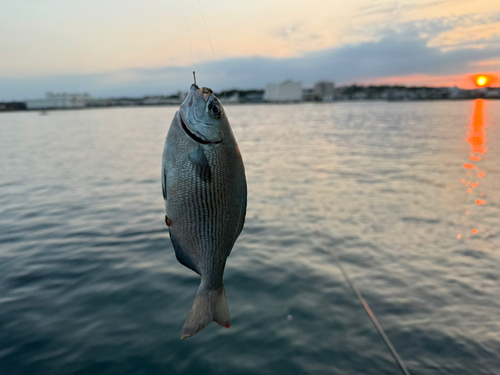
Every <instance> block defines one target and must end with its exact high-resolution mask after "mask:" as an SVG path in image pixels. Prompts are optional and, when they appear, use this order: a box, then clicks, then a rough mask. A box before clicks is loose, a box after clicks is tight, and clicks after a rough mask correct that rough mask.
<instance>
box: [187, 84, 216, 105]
mask: <svg viewBox="0 0 500 375" xmlns="http://www.w3.org/2000/svg"><path fill="white" fill-rule="evenodd" d="M191 89H192V90H193V89H194V90H193V91H196V92H197V93H198V94H199V95H200V96H201V97H202V98H203V100H204V101H205V103H206V102H207V101H208V99H210V97H211V96H212V95H213V93H214V92H213V90H212V89H211V88H209V87H202V88H200V87H199V86H198V85H195V84H193V85H191Z"/></svg>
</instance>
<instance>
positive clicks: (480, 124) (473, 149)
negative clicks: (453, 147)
mask: <svg viewBox="0 0 500 375" xmlns="http://www.w3.org/2000/svg"><path fill="white" fill-rule="evenodd" d="M485 105H486V104H485V101H484V100H483V99H476V100H475V101H474V109H473V113H472V118H471V122H470V125H469V129H468V130H467V137H466V138H465V140H466V141H467V143H468V144H469V145H470V155H469V159H470V160H472V161H474V162H479V161H481V158H482V155H483V154H485V153H486V151H487V150H488V148H487V147H486V126H487V123H486V120H485V117H484V107H485ZM463 167H464V168H465V169H466V170H467V173H466V175H467V178H462V179H461V180H460V182H461V183H462V184H464V185H465V188H466V191H467V193H469V194H472V195H473V196H474V195H475V194H479V195H480V196H481V197H484V196H486V194H485V193H484V192H480V193H479V192H478V191H477V190H476V189H477V188H478V187H479V186H481V184H480V183H479V182H478V181H474V180H475V178H474V177H476V178H483V177H484V176H485V175H486V172H484V171H482V170H481V169H480V168H479V167H478V166H477V165H476V164H471V163H464V164H463ZM474 174H475V176H474ZM473 199H474V201H475V204H476V205H477V206H483V205H485V204H486V200H485V199H477V198H476V197H473ZM465 214H466V215H469V211H466V213H465ZM478 232H479V230H478V229H477V228H473V229H472V230H471V233H472V234H477V233H478ZM457 238H458V239H461V238H463V236H462V234H458V235H457Z"/></svg>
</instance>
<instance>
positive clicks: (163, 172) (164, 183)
mask: <svg viewBox="0 0 500 375" xmlns="http://www.w3.org/2000/svg"><path fill="white" fill-rule="evenodd" d="M161 189H162V192H163V199H164V200H165V201H166V200H167V171H166V170H165V167H162V169H161Z"/></svg>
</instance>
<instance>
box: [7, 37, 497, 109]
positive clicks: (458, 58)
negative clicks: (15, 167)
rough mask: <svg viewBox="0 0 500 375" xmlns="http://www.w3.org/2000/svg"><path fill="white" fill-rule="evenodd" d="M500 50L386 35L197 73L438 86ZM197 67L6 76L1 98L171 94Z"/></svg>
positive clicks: (254, 83) (229, 84) (224, 63)
mask: <svg viewBox="0 0 500 375" xmlns="http://www.w3.org/2000/svg"><path fill="white" fill-rule="evenodd" d="M498 51H499V50H498V48H495V45H492V46H490V45H486V46H485V47H484V48H482V49H474V48H470V47H468V48H462V49H452V50H442V49H441V48H440V47H438V46H432V45H431V46H430V45H429V39H428V38H421V37H419V36H418V35H416V34H415V32H414V31H405V32H397V31H393V32H388V31H386V32H385V34H384V36H383V37H382V38H381V39H380V40H378V41H368V42H363V43H359V44H350V45H344V46H341V47H338V48H330V49H324V50H321V51H316V52H308V53H304V54H302V55H301V56H298V57H289V58H270V57H258V56H254V57H242V58H230V59H224V60H221V61H211V62H206V63H202V64H198V65H197V66H196V75H197V80H198V83H199V84H201V85H205V86H211V87H213V88H214V89H215V90H216V91H219V90H221V89H229V88H241V89H249V88H262V87H264V86H265V84H266V83H269V82H280V81H283V80H285V79H294V80H300V81H302V82H303V83H304V86H310V85H312V84H313V83H314V82H316V81H319V80H325V79H326V80H333V81H335V82H336V83H337V84H351V83H355V82H356V83H363V82H373V81H374V80H378V82H380V83H382V82H383V81H384V79H386V80H387V82H389V81H390V77H404V76H411V75H413V76H415V77H419V79H420V78H422V77H430V78H429V81H428V82H429V83H428V84H432V83H433V82H438V81H439V76H449V75H464V74H469V73H476V72H478V69H479V68H480V67H481V66H484V64H485V63H484V62H485V61H496V60H497V59H498V58H499V52H498ZM481 64H483V65H481ZM192 70H193V69H192V67H190V66H165V67H157V68H136V69H125V70H119V71H116V72H103V73H99V74H85V75H60V76H49V77H41V78H34V79H9V78H0V100H11V99H28V98H36V97H41V96H42V95H44V93H45V91H54V92H61V91H63V92H89V93H90V94H91V95H93V96H96V97H106V96H124V95H127V96H141V95H147V94H170V93H173V92H176V91H178V90H186V89H187V88H188V87H189V85H190V84H191V83H192V73H191V72H192ZM432 77H434V78H432ZM431 78H432V79H431ZM409 81H411V79H409ZM420 81H422V79H420ZM420 81H419V82H420ZM422 84H425V82H422Z"/></svg>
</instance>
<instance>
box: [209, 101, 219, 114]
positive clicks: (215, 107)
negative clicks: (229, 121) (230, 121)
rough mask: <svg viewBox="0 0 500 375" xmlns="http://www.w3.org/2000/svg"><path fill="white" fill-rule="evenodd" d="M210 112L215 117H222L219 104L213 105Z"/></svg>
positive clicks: (210, 106)
mask: <svg viewBox="0 0 500 375" xmlns="http://www.w3.org/2000/svg"><path fill="white" fill-rule="evenodd" d="M208 110H209V111H210V113H211V114H212V116H214V117H219V116H220V106H219V104H218V103H211V104H210V105H209V106H208Z"/></svg>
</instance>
